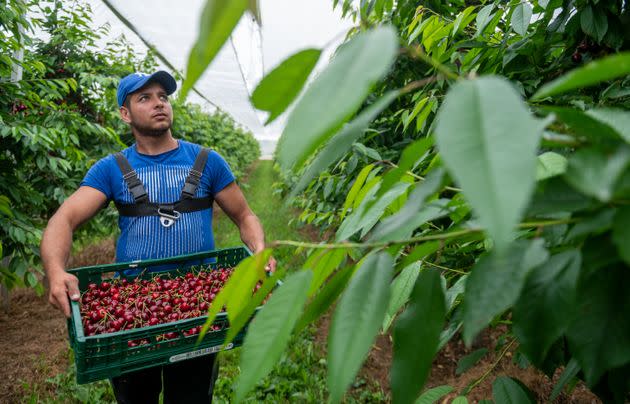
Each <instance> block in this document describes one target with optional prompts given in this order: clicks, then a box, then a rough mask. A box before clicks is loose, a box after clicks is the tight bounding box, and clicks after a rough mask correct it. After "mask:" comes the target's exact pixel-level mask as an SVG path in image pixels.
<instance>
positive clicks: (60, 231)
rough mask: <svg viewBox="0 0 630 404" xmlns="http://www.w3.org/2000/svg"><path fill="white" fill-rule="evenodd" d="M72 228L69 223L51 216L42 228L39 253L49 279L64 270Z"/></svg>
mask: <svg viewBox="0 0 630 404" xmlns="http://www.w3.org/2000/svg"><path fill="white" fill-rule="evenodd" d="M72 233H73V229H72V226H71V225H70V223H68V222H67V221H66V220H63V218H61V217H59V216H53V217H52V218H51V219H50V221H49V222H48V226H46V230H44V234H43V236H42V243H41V246H40V253H41V258H42V263H43V264H44V270H45V271H46V275H47V276H48V278H49V279H51V278H53V277H55V276H56V275H58V274H59V273H62V272H65V269H66V263H67V262H68V258H69V257H70V250H71V248H72Z"/></svg>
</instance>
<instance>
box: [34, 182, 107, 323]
mask: <svg viewBox="0 0 630 404" xmlns="http://www.w3.org/2000/svg"><path fill="white" fill-rule="evenodd" d="M106 202H107V197H106V196H105V194H103V193H102V192H101V191H99V190H97V189H95V188H91V187H86V186H83V187H80V188H79V189H78V190H77V191H76V192H74V193H73V194H72V195H71V196H70V197H69V198H68V199H66V201H65V202H64V203H63V204H62V205H61V206H60V207H59V209H58V210H57V212H56V213H55V214H54V215H53V217H51V218H50V220H49V221H48V225H47V226H46V230H44V234H43V236H42V243H41V247H40V248H41V257H42V262H43V264H44V270H45V271H46V275H47V276H48V282H49V294H48V301H49V302H50V304H52V305H53V306H55V307H57V308H58V309H60V310H61V311H63V313H64V314H65V316H66V317H70V302H69V301H68V296H70V297H71V299H72V300H78V299H79V287H78V286H79V280H78V279H77V277H76V276H74V275H71V274H69V273H67V272H66V263H67V261H68V258H69V257H70V250H71V248H72V234H73V233H74V231H75V230H76V228H77V227H79V225H80V224H81V223H83V222H85V221H86V220H88V219H90V218H91V217H92V216H94V215H95V214H96V213H97V212H98V211H99V210H100V209H101V208H103V207H104V206H105V203H106Z"/></svg>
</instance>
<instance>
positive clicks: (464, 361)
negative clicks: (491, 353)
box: [455, 348, 488, 375]
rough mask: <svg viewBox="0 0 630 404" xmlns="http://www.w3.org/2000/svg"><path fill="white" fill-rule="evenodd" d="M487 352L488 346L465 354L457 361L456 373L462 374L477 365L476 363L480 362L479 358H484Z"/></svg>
mask: <svg viewBox="0 0 630 404" xmlns="http://www.w3.org/2000/svg"><path fill="white" fill-rule="evenodd" d="M487 353H488V348H481V349H477V350H476V351H474V352H471V353H470V354H468V355H466V356H464V357H463V358H461V359H460V360H459V361H458V362H457V369H456V370H455V374H456V375H461V374H462V373H464V372H466V371H467V370H468V369H470V368H471V367H473V366H475V364H476V363H477V362H479V360H480V359H481V358H483V357H484V355H485V354H487Z"/></svg>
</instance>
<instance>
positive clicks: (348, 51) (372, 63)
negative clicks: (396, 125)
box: [277, 26, 398, 170]
mask: <svg viewBox="0 0 630 404" xmlns="http://www.w3.org/2000/svg"><path fill="white" fill-rule="evenodd" d="M397 45H398V39H397V35H396V32H395V31H394V29H393V28H392V27H391V26H382V27H379V28H376V29H373V30H370V31H367V32H363V33H360V34H358V35H356V36H354V37H353V38H352V39H351V40H350V41H349V42H348V43H346V44H344V45H343V46H342V47H341V48H340V49H339V51H338V52H337V54H336V56H335V57H334V59H333V60H332V61H331V62H330V64H329V65H328V66H327V67H326V69H325V70H324V71H323V72H322V73H320V75H319V76H318V77H317V79H315V80H314V81H313V83H312V84H311V85H310V87H308V88H307V89H306V91H305V93H304V95H303V96H302V97H301V98H300V100H298V102H297V104H296V105H295V108H294V109H293V110H292V112H291V115H290V116H289V118H288V120H287V124H286V127H285V129H284V131H283V132H282V136H281V137H280V141H279V142H278V150H277V153H278V162H279V163H280V165H281V167H282V168H283V169H285V170H288V169H290V168H294V169H299V168H300V167H301V166H302V164H303V163H304V161H305V160H306V159H307V158H308V156H309V155H310V154H311V153H312V152H313V151H315V149H317V148H318V147H319V146H320V145H321V144H322V143H324V142H325V141H326V140H328V139H329V138H330V136H331V135H332V134H333V133H335V132H336V131H337V130H338V129H339V128H340V127H341V125H342V124H343V123H344V122H345V121H346V120H347V119H348V118H350V117H351V116H352V115H353V114H354V113H355V112H356V111H357V109H358V108H359V107H360V106H361V104H362V103H363V101H364V100H365V97H366V96H367V94H368V93H369V91H370V89H371V88H372V86H373V85H374V84H375V83H376V82H377V81H378V80H380V79H381V78H382V77H383V75H384V74H385V73H386V72H387V71H388V70H389V68H390V66H391V64H392V62H393V61H394V58H395V56H396V51H397ZM314 117H317V118H316V119H313V118H314Z"/></svg>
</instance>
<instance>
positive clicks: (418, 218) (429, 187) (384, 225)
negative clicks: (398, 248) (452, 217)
mask: <svg viewBox="0 0 630 404" xmlns="http://www.w3.org/2000/svg"><path fill="white" fill-rule="evenodd" d="M443 178H444V170H442V169H436V170H433V171H431V172H430V173H429V175H427V177H426V178H425V180H424V182H422V183H420V184H418V185H416V188H415V189H414V190H413V191H412V192H411V194H409V198H408V199H407V202H405V205H404V206H403V207H402V209H400V210H399V211H398V212H396V213H395V214H393V215H391V216H389V217H387V218H385V219H383V220H382V221H381V223H379V224H378V226H377V227H376V228H375V229H374V233H373V234H372V236H371V237H370V240H379V241H392V240H398V239H405V238H408V237H409V236H410V235H411V234H412V233H413V231H414V230H415V229H416V228H418V226H420V225H422V224H424V223H426V222H427V221H428V220H433V219H436V218H437V217H440V216H445V215H447V214H448V213H449V209H448V208H447V207H446V204H445V203H438V202H439V201H436V202H434V203H430V204H425V202H426V200H427V199H428V198H429V197H430V196H431V195H433V194H435V193H436V192H437V191H439V190H440V188H441V186H442V179H443Z"/></svg>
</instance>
